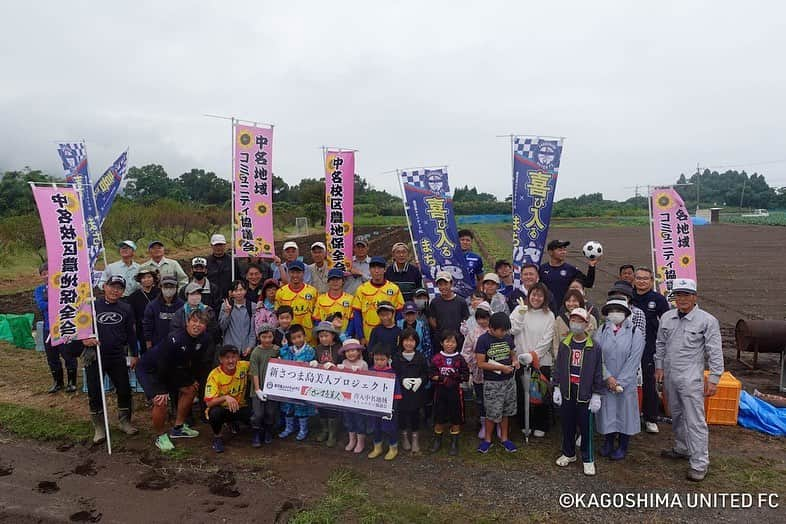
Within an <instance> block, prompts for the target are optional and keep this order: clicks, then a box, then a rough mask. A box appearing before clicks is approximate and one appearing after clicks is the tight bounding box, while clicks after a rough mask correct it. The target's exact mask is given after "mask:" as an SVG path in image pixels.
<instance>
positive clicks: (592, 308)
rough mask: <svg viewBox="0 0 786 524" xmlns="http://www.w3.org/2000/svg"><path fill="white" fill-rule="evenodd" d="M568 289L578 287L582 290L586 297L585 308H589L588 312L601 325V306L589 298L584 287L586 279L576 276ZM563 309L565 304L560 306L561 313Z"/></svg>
mask: <svg viewBox="0 0 786 524" xmlns="http://www.w3.org/2000/svg"><path fill="white" fill-rule="evenodd" d="M568 289H577V290H579V291H580V292H581V295H582V296H583V297H584V309H586V310H587V313H589V314H590V315H592V316H593V317H595V321H596V322H597V324H598V325H600V308H599V307H597V306H596V305H595V303H594V302H592V300H590V299H588V298H587V291H586V290H585V289H584V279H581V278H574V279H573V280H572V281H571V282H570V284H569V285H568ZM563 309H565V307H564V306H562V307H560V311H559V313H562V310H563Z"/></svg>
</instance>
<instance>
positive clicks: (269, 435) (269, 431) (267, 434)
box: [263, 424, 273, 444]
mask: <svg viewBox="0 0 786 524" xmlns="http://www.w3.org/2000/svg"><path fill="white" fill-rule="evenodd" d="M263 433H264V442H265V444H270V443H271V442H273V428H272V427H271V426H270V425H269V424H267V425H265V427H264V430H263Z"/></svg>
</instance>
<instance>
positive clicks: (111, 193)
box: [93, 150, 128, 226]
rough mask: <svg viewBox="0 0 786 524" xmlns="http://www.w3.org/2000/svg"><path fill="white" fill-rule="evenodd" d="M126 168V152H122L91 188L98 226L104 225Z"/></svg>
mask: <svg viewBox="0 0 786 524" xmlns="http://www.w3.org/2000/svg"><path fill="white" fill-rule="evenodd" d="M127 168H128V151H127V150H126V151H123V153H121V154H120V156H119V157H117V160H115V161H114V163H113V164H112V165H111V166H109V169H107V170H106V171H105V172H104V174H103V175H101V178H99V179H98V180H96V183H95V185H94V186H93V193H94V194H95V199H96V207H97V208H98V218H99V220H98V222H99V226H103V225H104V220H106V217H107V215H109V209H110V208H111V207H112V202H114V201H115V197H116V196H117V191H118V190H119V189H120V184H121V183H122V182H123V178H125V176H126V169H127Z"/></svg>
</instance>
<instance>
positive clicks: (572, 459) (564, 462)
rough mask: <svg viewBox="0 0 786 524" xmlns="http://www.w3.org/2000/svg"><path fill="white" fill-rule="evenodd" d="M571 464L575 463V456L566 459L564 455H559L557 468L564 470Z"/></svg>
mask: <svg viewBox="0 0 786 524" xmlns="http://www.w3.org/2000/svg"><path fill="white" fill-rule="evenodd" d="M571 462H576V456H575V455H574V456H572V457H566V456H565V455H560V456H559V458H558V459H557V466H560V467H562V468H564V467H565V466H567V465H568V464H570V463H571Z"/></svg>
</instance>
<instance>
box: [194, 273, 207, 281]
mask: <svg viewBox="0 0 786 524" xmlns="http://www.w3.org/2000/svg"><path fill="white" fill-rule="evenodd" d="M205 275H207V273H205V272H204V271H193V272H192V273H191V276H193V277H194V280H202V279H203V278H205Z"/></svg>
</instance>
